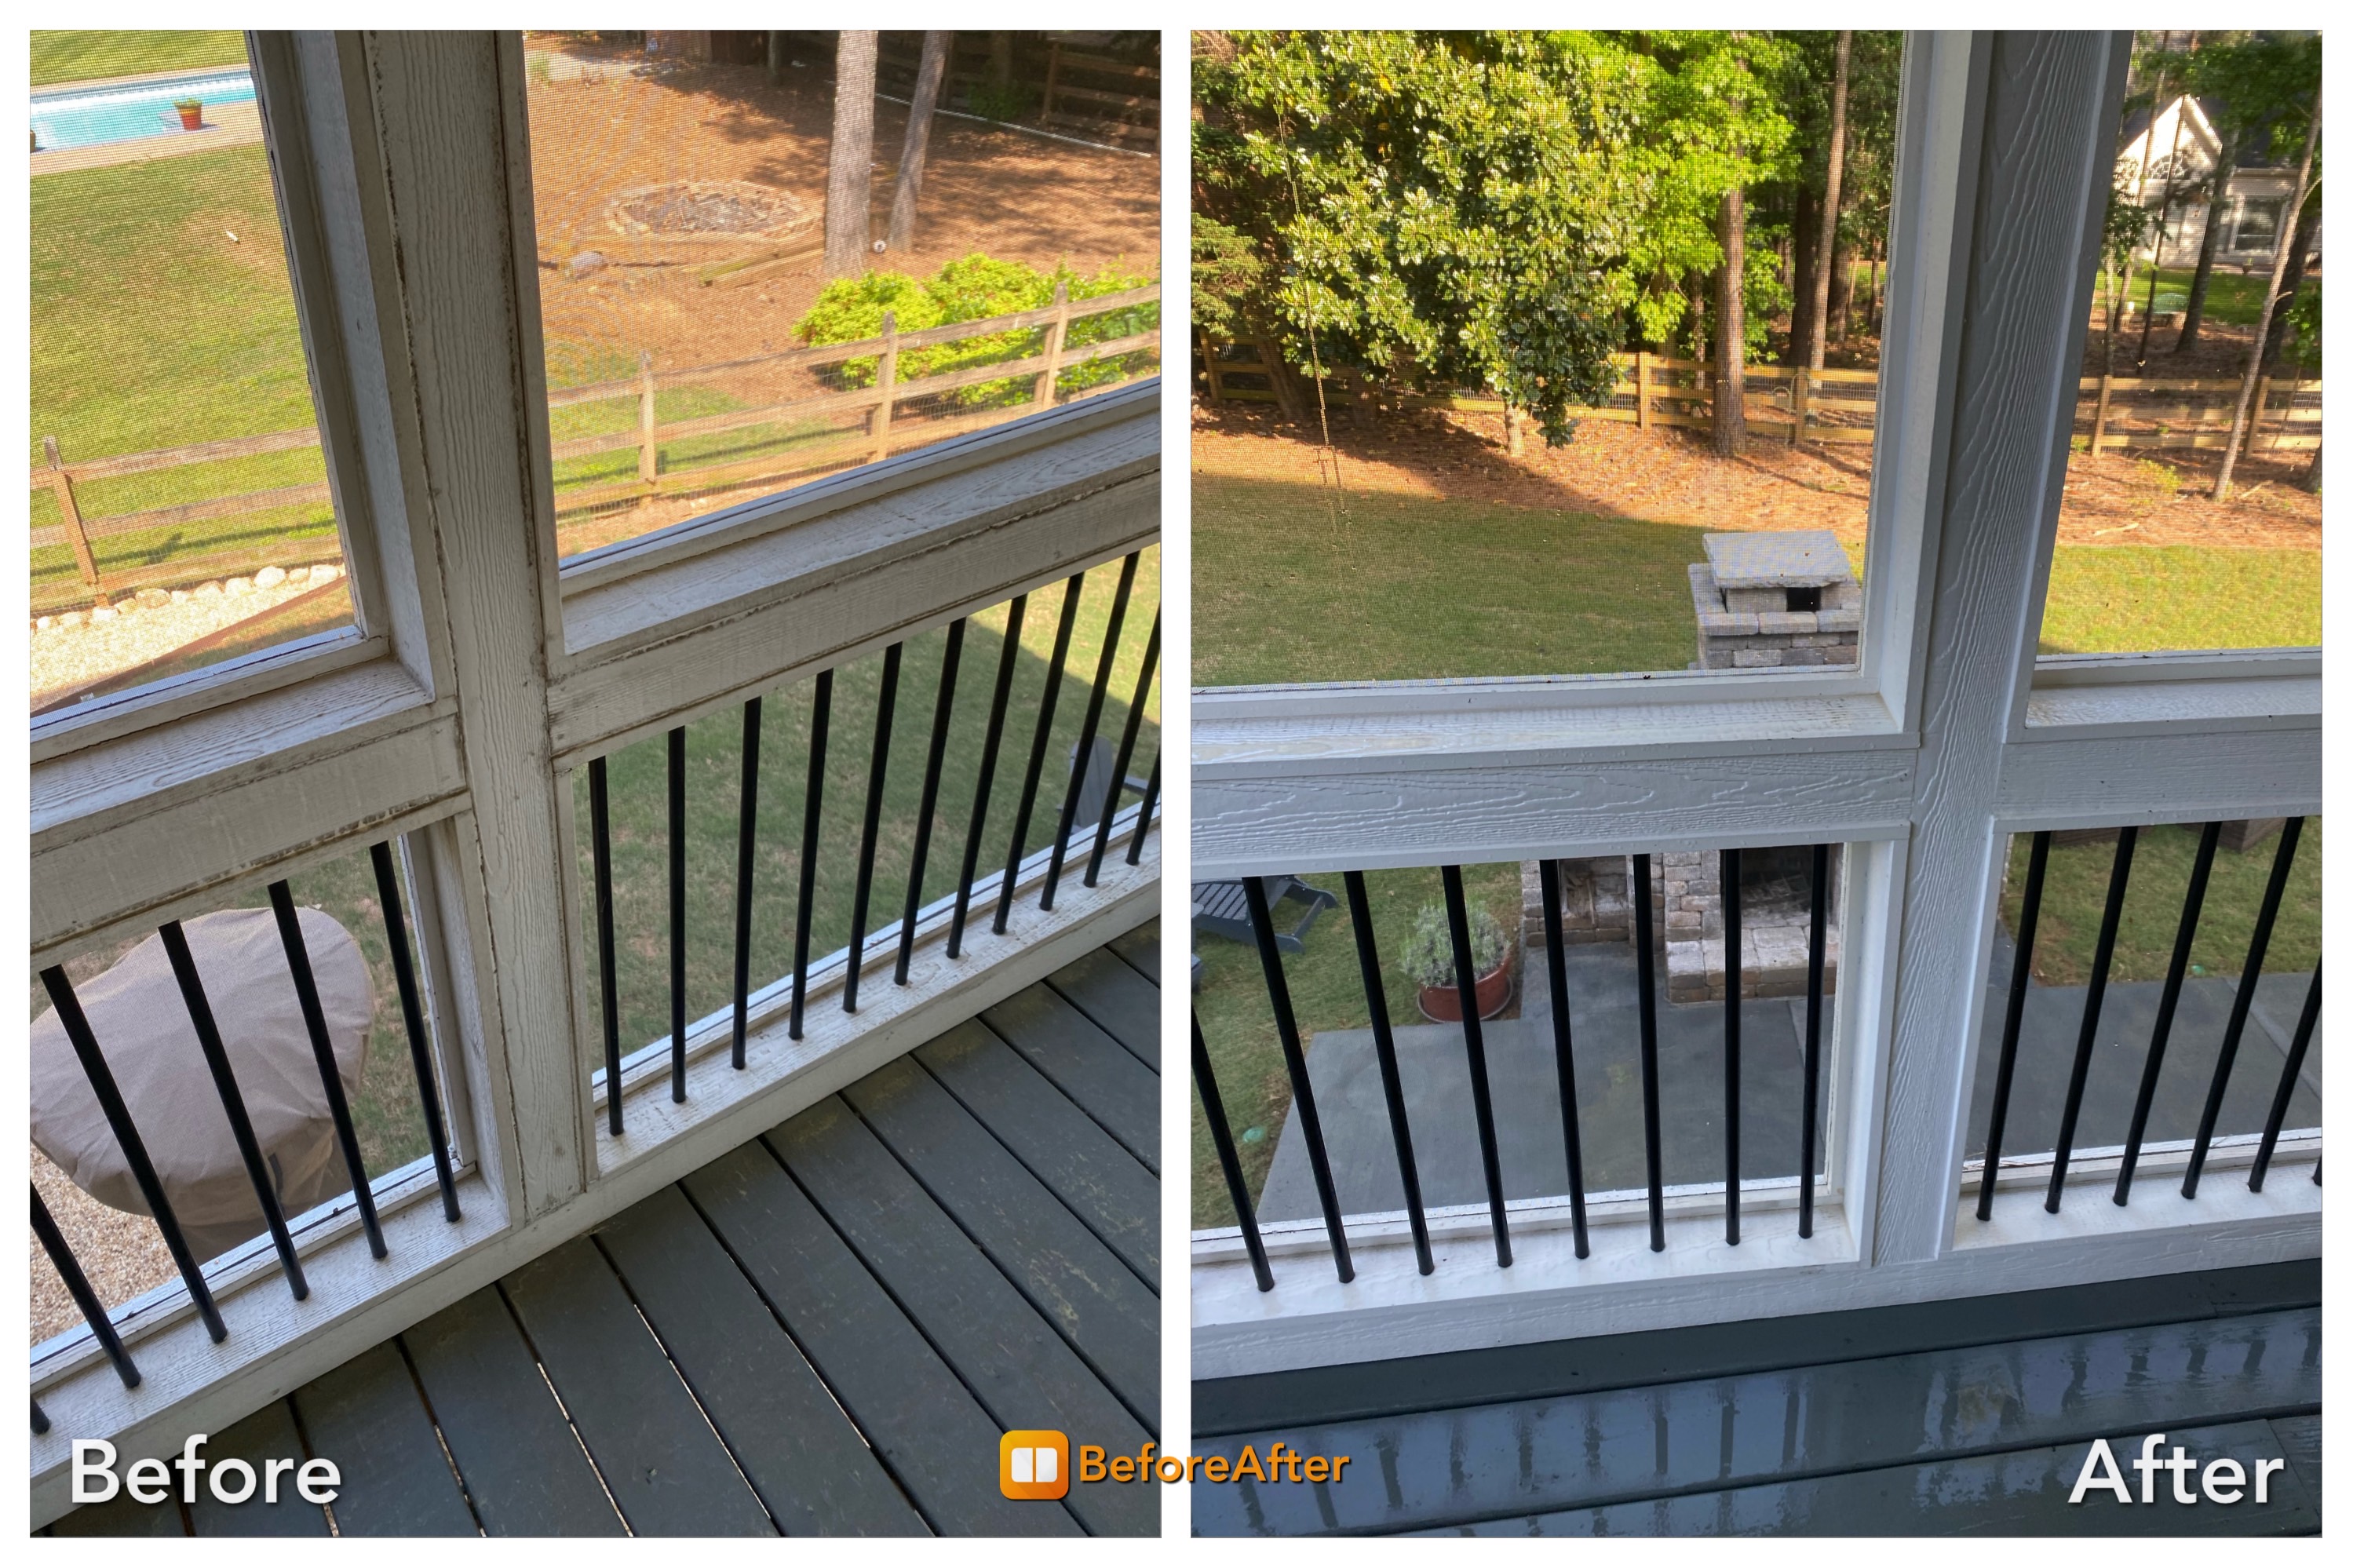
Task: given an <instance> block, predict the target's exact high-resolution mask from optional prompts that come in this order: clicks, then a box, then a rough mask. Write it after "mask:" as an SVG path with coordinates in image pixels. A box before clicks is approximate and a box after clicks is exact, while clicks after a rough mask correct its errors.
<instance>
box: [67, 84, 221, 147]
mask: <svg viewBox="0 0 2353 1568" xmlns="http://www.w3.org/2000/svg"><path fill="white" fill-rule="evenodd" d="M183 98H200V99H202V100H204V103H205V116H204V118H205V123H206V125H207V126H209V125H212V124H215V123H216V115H217V114H218V112H219V110H220V109H221V108H222V106H224V105H226V104H232V103H251V102H252V101H253V73H252V72H251V71H248V70H236V71H216V72H213V73H211V74H209V75H206V76H190V77H180V78H177V79H173V80H170V81H156V82H146V83H142V84H141V85H140V86H138V87H122V88H111V89H106V90H104V91H100V92H61V93H53V94H46V95H44V96H41V97H38V98H36V99H34V100H33V136H34V141H35V144H36V145H37V147H38V148H39V150H40V151H42V152H44V153H48V152H55V151H57V150H58V149H61V148H67V147H98V146H102V145H104V144H105V143H107V142H128V141H131V140H132V139H133V138H135V137H140V136H161V135H164V134H165V133H167V132H168V133H170V134H173V135H177V134H179V133H180V111H179V110H176V109H174V108H173V107H172V105H173V103H174V101H176V100H180V99H183Z"/></svg>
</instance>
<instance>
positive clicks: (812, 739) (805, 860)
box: [786, 669, 833, 1040]
mask: <svg viewBox="0 0 2353 1568" xmlns="http://www.w3.org/2000/svg"><path fill="white" fill-rule="evenodd" d="M832 718H833V671H831V670H829V669H827V670H820V671H818V678H817V690H816V693H815V695H814V696H812V697H811V698H810V700H809V758H808V792H807V795H806V797H805V798H804V799H803V801H802V805H801V888H800V899H799V900H798V902H797V904H796V906H795V912H794V915H793V1016H792V1025H791V1027H790V1028H789V1029H788V1030H787V1031H786V1032H787V1033H788V1034H790V1035H791V1036H792V1037H793V1038H794V1039H796V1040H797V1039H799V1038H800V1037H801V1013H802V1004H803V1003H804V1002H806V1001H807V997H808V957H809V919H810V910H812V909H813V908H814V907H815V905H816V903H817V829H818V814H819V813H820V812H821V811H822V810H823V808H824V805H825V739H826V736H825V732H826V726H827V725H828V723H829V722H830V721H832Z"/></svg>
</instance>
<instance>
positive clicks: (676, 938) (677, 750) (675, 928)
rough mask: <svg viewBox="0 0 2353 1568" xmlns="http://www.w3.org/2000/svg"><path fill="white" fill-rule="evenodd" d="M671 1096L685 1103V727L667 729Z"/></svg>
mask: <svg viewBox="0 0 2353 1568" xmlns="http://www.w3.org/2000/svg"><path fill="white" fill-rule="evenodd" d="M670 1100H671V1101H672V1102H673V1103H675V1104H680V1105H683V1104H685V1103H686V726H685V725H683V724H681V725H680V726H679V727H678V728H677V729H675V730H672V731H670Z"/></svg>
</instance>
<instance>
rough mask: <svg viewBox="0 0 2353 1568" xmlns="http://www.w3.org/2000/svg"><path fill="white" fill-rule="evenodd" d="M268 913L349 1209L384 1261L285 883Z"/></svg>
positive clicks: (356, 1140)
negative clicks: (315, 1069)
mask: <svg viewBox="0 0 2353 1568" xmlns="http://www.w3.org/2000/svg"><path fill="white" fill-rule="evenodd" d="M269 907H270V909H271V910H272V911H274V912H275V913H276V914H277V916H278V940H279V942H280V944H281V945H282V946H284V948H285V949H286V966H287V968H288V969H290V970H291V971H292V972H293V975H294V999H295V1001H296V1002H298V1003H300V1004H301V1008H302V1023H303V1025H304V1026H305V1027H306V1028H308V1029H309V1030H310V1034H311V1056H312V1057H313V1058H316V1059H317V1061H318V1064H319V1082H320V1085H321V1087H322V1088H323V1089H325V1090H326V1092H327V1114H328V1115H329V1116H330V1117H332V1119H333V1120H334V1123H335V1142H336V1143H337V1144H338V1145H339V1146H340V1147H341V1148H342V1150H343V1170H344V1173H346V1174H348V1175H349V1176H350V1177H351V1179H352V1203H353V1205H355V1206H356V1207H357V1208H358V1209H359V1211H360V1227H361V1228H362V1229H363V1230H364V1231H366V1232H367V1243H368V1252H369V1253H370V1255H371V1256H373V1257H376V1258H382V1257H383V1256H384V1255H385V1254H384V1227H383V1226H380V1225H378V1224H377V1223H376V1216H375V1193H374V1192H373V1191H372V1190H371V1189H370V1187H369V1184H368V1173H367V1162H366V1161H365V1160H364V1159H363V1158H362V1157H361V1155H360V1135H359V1131H358V1130H357V1129H356V1128H354V1127H353V1125H352V1106H351V1101H350V1100H349V1099H348V1098H346V1097H345V1095H344V1094H343V1069H342V1068H341V1067H339V1066H338V1065H337V1064H336V1061H335V1042H334V1041H333V1039H332V1038H331V1037H329V1036H328V1034H327V1015H326V1011H325V1009H324V1008H322V1007H321V1006H320V1005H319V982H318V979H317V977H316V976H314V975H313V974H312V973H311V948H310V944H309V943H308V942H305V941H304V940H303V937H302V917H301V913H300V912H299V911H297V910H296V909H295V908H294V893H293V889H290V888H289V887H288V886H287V885H286V884H285V883H284V882H283V881H277V882H272V883H270V884H269Z"/></svg>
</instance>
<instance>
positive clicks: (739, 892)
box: [729, 697, 760, 1069]
mask: <svg viewBox="0 0 2353 1568" xmlns="http://www.w3.org/2000/svg"><path fill="white" fill-rule="evenodd" d="M742 761H743V764H744V773H743V782H742V783H741V784H738V785H737V786H736V795H735V1018H734V1028H733V1032H732V1036H731V1038H730V1043H729V1060H730V1061H731V1062H732V1063H733V1066H734V1067H736V1068H738V1069H740V1068H742V1067H743V1066H744V1036H745V1034H746V1033H747V1032H748V1031H749V1029H750V1027H751V1022H752V872H753V866H754V859H755V856H754V853H753V851H754V849H755V848H756V847H757V846H758V841H759V833H760V700H759V699H758V698H756V697H754V698H753V699H751V700H748V701H747V702H745V703H744V754H743V758H742Z"/></svg>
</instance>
